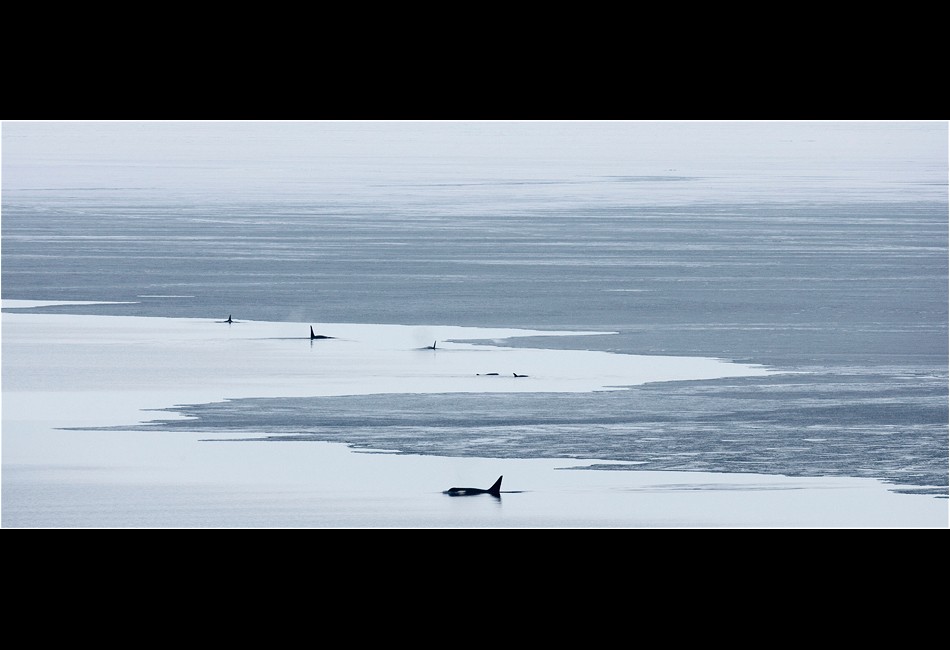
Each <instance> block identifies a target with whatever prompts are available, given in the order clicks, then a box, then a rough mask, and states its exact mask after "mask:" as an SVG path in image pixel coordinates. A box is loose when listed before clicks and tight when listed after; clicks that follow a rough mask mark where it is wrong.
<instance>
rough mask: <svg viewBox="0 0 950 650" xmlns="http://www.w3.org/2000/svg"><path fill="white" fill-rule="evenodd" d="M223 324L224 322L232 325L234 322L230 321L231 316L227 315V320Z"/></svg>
mask: <svg viewBox="0 0 950 650" xmlns="http://www.w3.org/2000/svg"><path fill="white" fill-rule="evenodd" d="M224 322H225V323H233V322H234V321H233V320H231V314H228V319H227V320H226V321H224Z"/></svg>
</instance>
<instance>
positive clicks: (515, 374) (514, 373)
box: [511, 372, 528, 377]
mask: <svg viewBox="0 0 950 650" xmlns="http://www.w3.org/2000/svg"><path fill="white" fill-rule="evenodd" d="M511 374H513V375H514V376H515V377H527V376H528V375H519V374H518V373H517V372H513V373H511Z"/></svg>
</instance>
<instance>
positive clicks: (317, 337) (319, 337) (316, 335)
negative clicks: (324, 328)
mask: <svg viewBox="0 0 950 650" xmlns="http://www.w3.org/2000/svg"><path fill="white" fill-rule="evenodd" d="M332 338H333V337H332V336H324V335H323V334H314V333H313V325H311V326H310V340H311V341H312V340H314V339H332Z"/></svg>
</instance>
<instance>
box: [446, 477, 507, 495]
mask: <svg viewBox="0 0 950 650" xmlns="http://www.w3.org/2000/svg"><path fill="white" fill-rule="evenodd" d="M502 478H504V475H502V476H499V477H498V480H497V481H495V484H494V485H493V486H491V487H490V488H488V489H487V490H483V489H481V488H470V487H452V488H449V489H448V490H446V491H445V492H443V494H448V495H449V496H450V497H470V496H474V495H476V494H490V495H492V496H493V497H498V498H499V499H500V498H501V479H502Z"/></svg>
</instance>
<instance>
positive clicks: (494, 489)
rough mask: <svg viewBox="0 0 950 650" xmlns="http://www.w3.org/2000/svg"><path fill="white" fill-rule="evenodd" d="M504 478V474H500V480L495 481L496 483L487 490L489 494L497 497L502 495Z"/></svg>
mask: <svg viewBox="0 0 950 650" xmlns="http://www.w3.org/2000/svg"><path fill="white" fill-rule="evenodd" d="M503 478H504V475H501V476H499V477H498V480H497V481H495V484H494V485H493V486H491V487H490V488H488V490H486V492H488V493H489V494H492V495H494V496H496V497H497V496H500V495H501V479H503Z"/></svg>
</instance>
